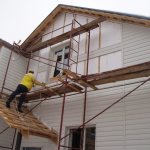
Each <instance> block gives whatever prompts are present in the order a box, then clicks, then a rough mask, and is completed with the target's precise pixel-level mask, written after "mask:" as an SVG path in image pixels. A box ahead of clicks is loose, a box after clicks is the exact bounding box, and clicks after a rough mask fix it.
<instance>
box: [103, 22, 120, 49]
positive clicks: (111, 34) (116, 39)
mask: <svg viewBox="0 0 150 150" xmlns="http://www.w3.org/2000/svg"><path fill="white" fill-rule="evenodd" d="M121 37H122V26H121V24H119V23H114V22H109V21H104V22H102V23H101V47H106V46H110V45H113V44H116V43H120V42H121V40H122V39H121Z"/></svg>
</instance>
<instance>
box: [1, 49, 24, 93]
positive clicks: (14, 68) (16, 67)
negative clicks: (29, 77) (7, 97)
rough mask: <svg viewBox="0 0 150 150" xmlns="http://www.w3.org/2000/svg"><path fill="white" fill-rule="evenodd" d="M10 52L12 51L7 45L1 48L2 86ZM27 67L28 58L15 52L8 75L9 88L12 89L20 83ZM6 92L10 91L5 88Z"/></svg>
mask: <svg viewBox="0 0 150 150" xmlns="http://www.w3.org/2000/svg"><path fill="white" fill-rule="evenodd" d="M10 52H11V51H10V50H9V49H8V48H6V47H2V48H1V57H0V88H1V87H2V84H3V81H4V78H5V73H6V69H7V65H8V61H9V56H10ZM26 68H27V59H26V58H25V57H23V56H21V55H18V54H16V53H14V52H13V54H12V57H11V60H10V65H9V68H8V72H7V76H6V82H5V87H6V88H9V89H10V90H14V89H15V88H16V86H17V85H18V83H20V80H21V79H22V77H23V75H24V74H25V73H26ZM4 92H8V91H5V90H4Z"/></svg>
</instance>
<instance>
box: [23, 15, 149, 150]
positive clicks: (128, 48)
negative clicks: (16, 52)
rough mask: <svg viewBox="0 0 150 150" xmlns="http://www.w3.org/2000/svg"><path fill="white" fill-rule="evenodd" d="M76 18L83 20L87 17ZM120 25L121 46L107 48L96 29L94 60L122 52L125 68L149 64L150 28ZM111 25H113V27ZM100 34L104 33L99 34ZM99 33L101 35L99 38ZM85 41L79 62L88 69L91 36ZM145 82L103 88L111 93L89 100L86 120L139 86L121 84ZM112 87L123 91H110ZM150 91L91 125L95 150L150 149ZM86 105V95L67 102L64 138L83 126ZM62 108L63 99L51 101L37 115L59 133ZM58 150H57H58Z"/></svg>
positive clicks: (144, 88)
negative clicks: (88, 48)
mask: <svg viewBox="0 0 150 150" xmlns="http://www.w3.org/2000/svg"><path fill="white" fill-rule="evenodd" d="M62 16H63V15H62ZM64 16H67V17H68V18H67V21H68V20H71V19H70V18H72V17H73V15H71V14H65V15H64ZM76 17H77V18H80V17H81V18H82V17H83V16H76ZM91 19H93V18H91ZM62 20H63V17H62ZM81 20H83V22H84V21H85V20H87V21H88V20H90V19H87V16H86V17H85V19H83V18H82V19H81ZM68 22H69V21H68ZM117 23H118V22H117ZM54 24H55V23H54ZM119 24H120V25H119V26H118V27H119V28H118V30H121V39H120V35H118V37H117V41H118V42H117V43H115V44H110V45H108V43H106V42H105V45H107V46H104V45H103V44H102V40H101V34H100V32H101V31H100V29H99V28H97V29H95V31H92V32H93V34H94V35H93V34H92V35H91V42H93V45H94V46H93V47H94V48H93V47H91V48H90V59H94V58H97V59H98V62H100V59H101V56H103V55H106V54H110V53H113V52H117V51H121V53H122V66H123V67H125V66H130V65H134V64H138V63H142V62H146V61H149V58H150V57H149V56H150V50H149V48H150V40H149V39H150V28H146V27H142V26H138V25H132V24H127V23H119ZM107 25H109V23H108V24H107ZM114 28H115V27H114ZM66 30H67V29H66ZM96 30H97V31H100V32H97V31H96ZM64 31H65V30H64ZM115 31H116V28H115ZM96 32H97V34H98V35H97V34H96ZM103 33H104V32H103ZM51 36H52V35H51ZM95 36H96V37H97V38H96V39H97V41H95V40H94V39H95ZM98 37H99V38H98ZM76 38H78V37H76ZM112 38H113V37H112ZM81 39H82V40H81V41H82V44H81V47H82V48H81V49H82V50H83V51H82V53H80V56H79V61H80V62H81V63H82V62H84V63H83V64H84V65H86V62H85V60H86V54H85V53H84V52H87V34H83V37H81ZM106 40H107V39H106ZM119 40H120V41H119ZM107 42H108V41H107ZM109 42H110V43H111V42H112V41H111V40H110V41H109ZM94 43H95V44H94ZM61 44H64V43H61ZM84 47H85V51H84ZM92 48H93V49H92ZM52 49H53V47H51V48H50V51H49V54H52ZM94 67H99V63H98V66H94ZM80 69H84V73H85V71H86V70H85V68H83V67H81V68H80ZM97 71H98V72H100V69H97ZM143 79H145V78H141V79H134V80H130V81H121V82H117V83H111V84H107V85H102V86H99V88H107V89H104V90H98V91H95V92H89V93H88V96H87V110H86V120H87V119H89V118H91V117H93V116H94V115H95V114H97V113H99V112H100V111H102V110H103V109H105V108H106V107H107V106H109V105H111V104H112V103H113V102H115V101H116V100H118V99H119V98H121V97H122V96H123V95H124V94H126V93H127V92H129V91H130V90H132V89H133V88H135V87H136V86H137V85H139V84H134V85H125V86H119V85H120V84H126V83H131V82H135V81H140V80H143ZM110 86H119V87H114V88H108V87H110ZM149 89H150V83H149V82H148V83H146V84H145V85H144V86H142V87H141V88H139V89H138V90H136V91H135V92H134V93H133V94H131V95H130V96H128V97H126V98H125V99H123V100H122V101H121V102H120V103H118V104H116V105H115V106H113V107H112V108H111V109H109V110H108V111H106V112H105V113H103V114H102V115H101V116H99V117H97V118H95V119H94V120H92V121H91V122H90V123H89V124H88V125H95V126H96V143H95V144H96V148H95V150H99V149H101V150H141V149H142V150H149V149H150V119H149V116H150V109H149V106H150V99H149V97H150V92H149ZM83 102H84V94H82V95H76V96H72V97H67V98H66V104H65V114H64V121H63V131H62V136H63V135H64V134H65V133H66V130H67V128H69V127H73V126H78V125H81V124H82V120H83ZM61 106H62V99H55V100H51V101H47V102H44V103H43V104H41V105H40V106H39V107H38V108H37V109H36V110H35V111H34V113H35V114H36V115H37V116H38V117H39V118H41V120H42V121H43V122H44V123H45V124H47V125H48V126H49V127H53V128H54V129H55V130H57V131H58V132H59V125H60V116H61ZM47 142H48V141H47ZM65 142H66V143H67V139H66V140H65V141H63V142H62V144H64V143H65ZM24 143H25V144H26V146H28V145H30V146H31V145H33V146H34V145H36V144H35V143H38V145H41V146H42V147H43V149H44V150H48V149H49V148H51V147H50V145H48V148H47V144H49V142H48V143H47V144H46V145H43V143H42V141H40V140H38V139H35V138H32V137H31V139H30V142H29V140H28V141H27V140H23V144H24ZM53 146H54V145H53ZM53 148H54V147H53ZM54 149H56V147H55V148H54Z"/></svg>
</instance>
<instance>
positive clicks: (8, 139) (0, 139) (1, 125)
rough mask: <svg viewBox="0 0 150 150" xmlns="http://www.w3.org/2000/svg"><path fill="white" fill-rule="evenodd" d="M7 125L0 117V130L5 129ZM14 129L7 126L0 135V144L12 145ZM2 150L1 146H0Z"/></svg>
mask: <svg viewBox="0 0 150 150" xmlns="http://www.w3.org/2000/svg"><path fill="white" fill-rule="evenodd" d="M7 127H8V125H7V124H6V123H5V122H4V121H3V120H2V119H1V118H0V132H2V131H3V130H4V129H6V128H7ZM14 133H15V129H12V128H9V129H7V130H6V131H5V132H3V133H2V134H1V135H0V146H3V147H9V148H11V147H12V144H13V138H14ZM0 149H1V150H2V148H1V147H0ZM5 150H6V149H5Z"/></svg>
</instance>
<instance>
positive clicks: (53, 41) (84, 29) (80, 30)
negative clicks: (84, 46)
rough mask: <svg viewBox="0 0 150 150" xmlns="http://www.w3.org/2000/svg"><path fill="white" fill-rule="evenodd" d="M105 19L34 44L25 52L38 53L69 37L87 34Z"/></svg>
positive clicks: (99, 19) (102, 18)
mask: <svg viewBox="0 0 150 150" xmlns="http://www.w3.org/2000/svg"><path fill="white" fill-rule="evenodd" d="M104 20H105V18H104V17H101V18H98V19H96V20H94V21H91V22H90V23H87V24H85V25H83V26H80V27H78V28H74V29H73V30H72V31H68V32H66V33H63V34H61V35H59V36H57V37H54V38H52V39H49V40H47V41H44V42H42V43H39V44H36V45H35V46H32V47H30V48H27V49H26V51H27V52H31V51H32V52H35V51H38V50H40V49H43V48H46V47H48V46H51V45H54V44H57V43H59V42H62V41H64V40H67V39H69V38H70V35H72V37H74V36H77V35H78V34H82V33H84V32H87V31H88V30H92V29H95V28H97V27H98V23H100V22H102V21H104Z"/></svg>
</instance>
